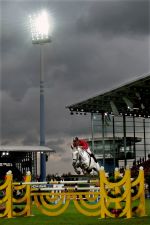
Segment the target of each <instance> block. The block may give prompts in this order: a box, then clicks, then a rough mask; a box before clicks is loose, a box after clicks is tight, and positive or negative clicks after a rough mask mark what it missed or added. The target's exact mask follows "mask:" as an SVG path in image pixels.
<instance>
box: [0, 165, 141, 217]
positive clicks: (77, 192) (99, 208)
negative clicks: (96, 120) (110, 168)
mask: <svg viewBox="0 0 150 225" xmlns="http://www.w3.org/2000/svg"><path fill="white" fill-rule="evenodd" d="M118 178H119V179H120V180H119V181H117V180H118ZM114 179H115V181H114V182H110V181H109V178H107V177H106V173H105V171H104V168H103V167H101V169H100V172H99V180H95V181H94V180H91V181H74V182H73V181H60V182H59V181H56V182H55V181H49V182H31V174H30V172H28V174H27V175H26V178H25V181H24V182H22V183H15V182H12V174H11V173H7V175H6V180H5V183H4V184H3V185H1V186H0V190H2V189H4V190H6V193H5V196H4V197H3V198H2V199H1V200H0V204H2V203H5V210H4V212H3V213H1V214H0V217H6V216H7V217H8V218H11V217H13V216H15V217H16V216H30V215H31V205H32V201H34V203H35V204H36V206H37V208H38V209H39V210H40V211H41V212H42V213H44V214H45V215H48V216H58V215H60V214H62V213H63V212H64V211H65V210H66V209H67V208H68V206H69V203H70V202H71V201H72V202H73V203H74V205H75V207H76V209H77V210H78V211H79V212H80V213H82V214H84V215H86V216H99V217H101V218H105V217H113V218H115V217H126V218H131V217H132V216H133V215H134V214H136V215H137V216H145V194H144V171H143V168H140V171H139V175H138V177H137V178H136V179H135V180H133V181H132V179H131V174H130V169H128V168H127V169H126V170H125V173H124V176H123V177H121V174H120V173H119V171H118V170H117V169H116V170H115V173H114ZM73 183H74V186H69V185H73ZM80 183H82V184H85V183H87V184H88V187H87V186H86V187H85V188H84V187H79V184H80ZM98 183H99V185H98V187H97V184H98ZM54 184H57V185H58V187H55V188H54V187H53V185H54ZM67 184H68V186H66V185H67ZM40 185H45V186H44V187H40ZM49 185H50V187H49ZM59 185H60V186H59ZM91 185H92V186H91ZM33 186H34V187H33ZM16 192H19V197H17V194H15V193H16ZM135 201H136V203H137V204H138V205H137V206H136V207H135V206H133V202H135ZM20 204H21V205H22V206H24V207H23V209H20V210H19V211H18V210H16V208H14V207H15V205H20Z"/></svg>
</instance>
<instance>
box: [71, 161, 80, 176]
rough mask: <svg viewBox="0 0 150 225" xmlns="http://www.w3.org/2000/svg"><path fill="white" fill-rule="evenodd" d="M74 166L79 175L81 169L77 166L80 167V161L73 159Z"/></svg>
mask: <svg viewBox="0 0 150 225" xmlns="http://www.w3.org/2000/svg"><path fill="white" fill-rule="evenodd" d="M72 166H73V168H74V170H75V172H76V173H77V174H78V175H79V174H80V170H78V169H77V168H79V164H78V161H75V160H73V163H72Z"/></svg>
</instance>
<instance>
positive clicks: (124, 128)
mask: <svg viewBox="0 0 150 225" xmlns="http://www.w3.org/2000/svg"><path fill="white" fill-rule="evenodd" d="M123 142H124V167H126V165H127V156H126V150H127V143H126V116H125V114H123Z"/></svg>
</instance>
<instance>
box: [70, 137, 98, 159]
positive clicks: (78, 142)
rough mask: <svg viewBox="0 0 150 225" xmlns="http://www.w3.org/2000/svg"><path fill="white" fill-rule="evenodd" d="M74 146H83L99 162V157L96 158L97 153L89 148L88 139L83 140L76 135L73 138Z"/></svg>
mask: <svg viewBox="0 0 150 225" xmlns="http://www.w3.org/2000/svg"><path fill="white" fill-rule="evenodd" d="M71 147H72V148H77V147H81V148H82V149H83V150H84V151H86V152H87V153H88V154H89V155H90V156H91V157H92V158H93V159H94V161H95V162H96V163H97V159H96V158H95V155H94V154H93V153H92V152H91V150H90V148H89V144H88V143H87V141H85V140H83V139H79V138H78V137H75V138H74V139H73V146H71Z"/></svg>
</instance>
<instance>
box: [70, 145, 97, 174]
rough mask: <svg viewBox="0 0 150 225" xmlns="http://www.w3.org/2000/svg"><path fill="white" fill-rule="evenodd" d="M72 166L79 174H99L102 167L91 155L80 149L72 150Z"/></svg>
mask: <svg viewBox="0 0 150 225" xmlns="http://www.w3.org/2000/svg"><path fill="white" fill-rule="evenodd" d="M72 159H73V162H72V166H73V168H74V170H75V172H76V173H77V174H81V171H80V170H79V168H80V169H81V170H82V173H83V174H84V175H86V174H91V175H94V174H98V172H99V170H100V166H99V164H98V162H95V160H94V158H93V157H91V156H90V154H89V153H88V152H87V151H85V150H83V149H82V148H80V147H76V148H72Z"/></svg>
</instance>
